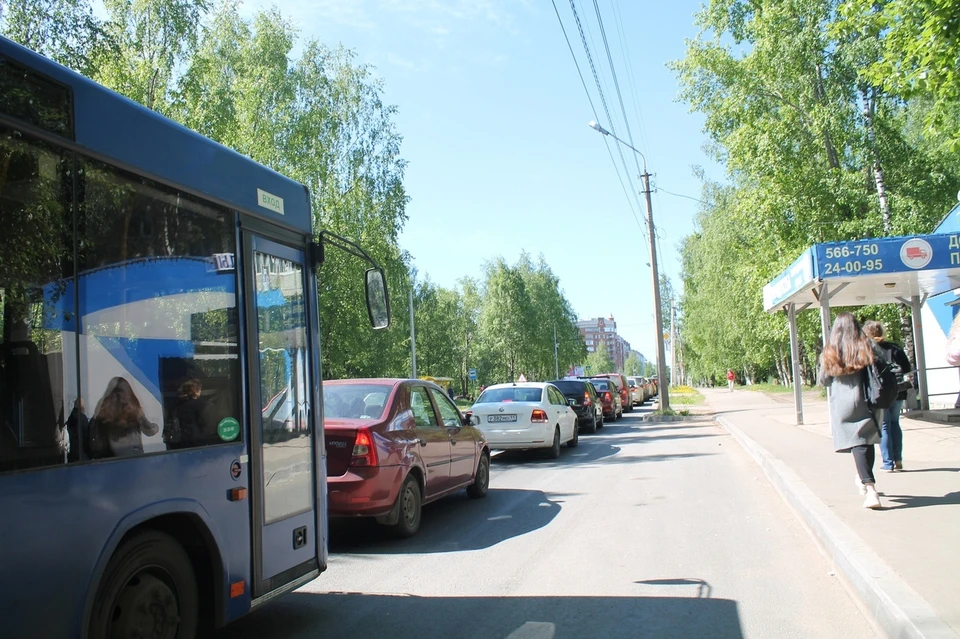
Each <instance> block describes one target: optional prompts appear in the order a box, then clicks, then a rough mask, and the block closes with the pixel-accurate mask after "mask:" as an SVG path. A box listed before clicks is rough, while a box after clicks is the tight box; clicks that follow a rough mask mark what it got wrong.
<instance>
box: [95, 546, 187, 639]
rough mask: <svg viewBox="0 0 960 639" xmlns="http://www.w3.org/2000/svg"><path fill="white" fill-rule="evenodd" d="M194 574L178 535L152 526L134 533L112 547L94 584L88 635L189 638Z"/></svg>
mask: <svg viewBox="0 0 960 639" xmlns="http://www.w3.org/2000/svg"><path fill="white" fill-rule="evenodd" d="M197 619H198V605H197V580H196V577H195V576H194V572H193V566H192V564H191V563H190V558H189V557H188V556H187V553H186V551H184V549H183V547H182V546H180V544H178V543H177V541H176V540H175V539H174V538H173V537H171V536H170V535H167V534H166V533H162V532H160V531H156V530H147V531H144V532H141V533H137V534H136V535H134V536H133V537H132V538H130V539H129V540H128V541H126V542H125V543H124V544H123V545H122V546H120V548H119V549H118V550H117V552H116V553H114V556H113V557H112V558H111V559H110V563H108V564H107V569H106V570H105V571H104V574H103V580H102V581H101V582H100V587H99V588H98V589H97V597H96V599H95V600H94V603H93V613H92V615H91V618H90V634H89V636H90V638H91V639H120V638H121V637H145V638H149V639H194V637H195V636H196V633H197Z"/></svg>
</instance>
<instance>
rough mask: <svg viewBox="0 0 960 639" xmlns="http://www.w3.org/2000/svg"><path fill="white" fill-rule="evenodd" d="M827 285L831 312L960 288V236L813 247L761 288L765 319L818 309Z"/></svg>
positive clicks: (864, 241) (948, 234) (829, 244)
mask: <svg viewBox="0 0 960 639" xmlns="http://www.w3.org/2000/svg"><path fill="white" fill-rule="evenodd" d="M821 283H826V284H827V285H828V289H829V291H830V306H865V305H867V304H891V303H895V302H898V301H902V300H908V299H909V298H911V297H913V296H914V295H920V296H924V295H926V296H932V295H938V294H940V293H945V292H947V291H951V290H953V289H955V288H958V287H960V233H939V234H935V235H912V236H903V237H882V238H869V239H864V240H853V241H849V242H829V243H825V244H814V245H813V246H811V247H810V248H808V249H806V250H805V251H804V252H803V253H801V254H800V257H798V258H797V259H796V260H795V261H794V262H793V264H791V265H790V266H788V267H787V268H786V269H785V270H784V271H783V272H781V273H780V275H778V276H777V277H775V278H774V279H773V280H771V281H770V283H768V284H767V285H766V286H764V287H763V308H764V310H766V311H767V312H768V313H774V312H776V311H779V310H782V309H783V308H785V307H786V305H788V304H797V305H799V306H803V305H806V304H810V305H814V306H818V305H819V300H818V297H817V296H818V294H819V285H820V284H821Z"/></svg>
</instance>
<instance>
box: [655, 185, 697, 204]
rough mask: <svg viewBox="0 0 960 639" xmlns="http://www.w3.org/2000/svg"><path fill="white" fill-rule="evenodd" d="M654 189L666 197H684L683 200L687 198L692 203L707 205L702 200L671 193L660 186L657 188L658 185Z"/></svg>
mask: <svg viewBox="0 0 960 639" xmlns="http://www.w3.org/2000/svg"><path fill="white" fill-rule="evenodd" d="M656 189H657V191H663V192H664V193H666V194H667V195H673V196H674V197H685V198H687V199H688V200H693V201H694V202H699V203H700V204H707V203H706V202H704V201H703V200H701V199H698V198H695V197H693V196H691V195H684V194H682V193H674V192H672V191H668V190H666V189H665V188H663V187H662V186H659V185H658V186H657V187H656ZM708 206H709V205H708Z"/></svg>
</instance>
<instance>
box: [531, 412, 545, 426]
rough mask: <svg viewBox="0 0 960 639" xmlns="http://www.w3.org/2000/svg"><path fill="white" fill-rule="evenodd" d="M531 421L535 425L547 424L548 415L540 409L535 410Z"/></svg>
mask: <svg viewBox="0 0 960 639" xmlns="http://www.w3.org/2000/svg"><path fill="white" fill-rule="evenodd" d="M530 421H531V422H533V423H534V424H538V423H540V424H545V423H547V413H546V412H545V411H543V410H541V409H539V408H534V409H533V414H532V415H530Z"/></svg>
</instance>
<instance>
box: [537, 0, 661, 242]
mask: <svg viewBox="0 0 960 639" xmlns="http://www.w3.org/2000/svg"><path fill="white" fill-rule="evenodd" d="M550 1H551V2H552V3H553V11H554V13H556V15H557V22H559V23H560V30H561V31H563V39H564V40H566V42H567V48H568V49H569V50H570V57H572V58H573V64H574V65H575V66H576V67H577V75H579V76H580V84H581V85H582V86H583V91H584V93H586V94H587V101H588V102H589V103H590V110H591V111H592V112H593V117H594V119H596V118H599V115H597V107H596V106H595V105H594V103H593V98H592V97H591V96H590V90H589V89H588V88H587V82H586V80H585V79H584V77H583V71H581V70H580V62H579V61H578V60H577V56H576V54H575V53H574V51H573V45H572V44H571V43H570V38H569V36H567V28H566V27H565V26H564V24H563V20H562V19H561V18H560V11H559V10H558V9H557V3H556V0H550ZM571 2H572V0H571ZM580 33H581V36H582V35H583V31H582V30H581V32H580ZM584 46H586V43H585V42H584ZM587 58H588V59H590V64H591V67H592V66H593V61H592V59H591V58H590V53H589V50H588V51H587ZM594 77H596V73H595V72H594ZM598 86H599V84H598ZM600 97H601V98H603V92H602V91H601V92H600ZM604 145H605V146H606V148H607V154H608V155H609V156H610V162H611V163H612V164H613V169H614V170H615V171H616V172H617V180H619V182H620V188H621V189H623V194H624V196H625V197H626V198H627V205H628V206H629V207H630V213H631V215H633V219H634V221H635V222H636V223H637V228H639V229H640V234H641V236H643V238H644V239H646V237H647V235H646V231H645V229H644V227H643V225H642V224H640V220H639V218H638V217H637V211H636V209H634V207H633V202H632V201H631V200H630V195H629V194H628V192H627V187H626V186H625V185H624V183H623V177H622V176H621V175H620V168H619V167H618V166H617V161H616V160H615V159H614V158H613V152H612V151H611V150H610V144H609V142H608V141H607V140H606V138H604ZM618 149H619V145H618ZM620 155H621V161H622V159H623V153H622V152H621V154H620ZM624 170H626V163H624ZM626 173H627V180H628V181H630V174H629V171H626ZM630 189H631V191H633V190H634V189H633V182H632V181H631V182H630ZM634 197H636V195H634ZM637 204H638V205H639V201H638V202H637ZM647 253H648V254H649V251H647Z"/></svg>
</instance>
